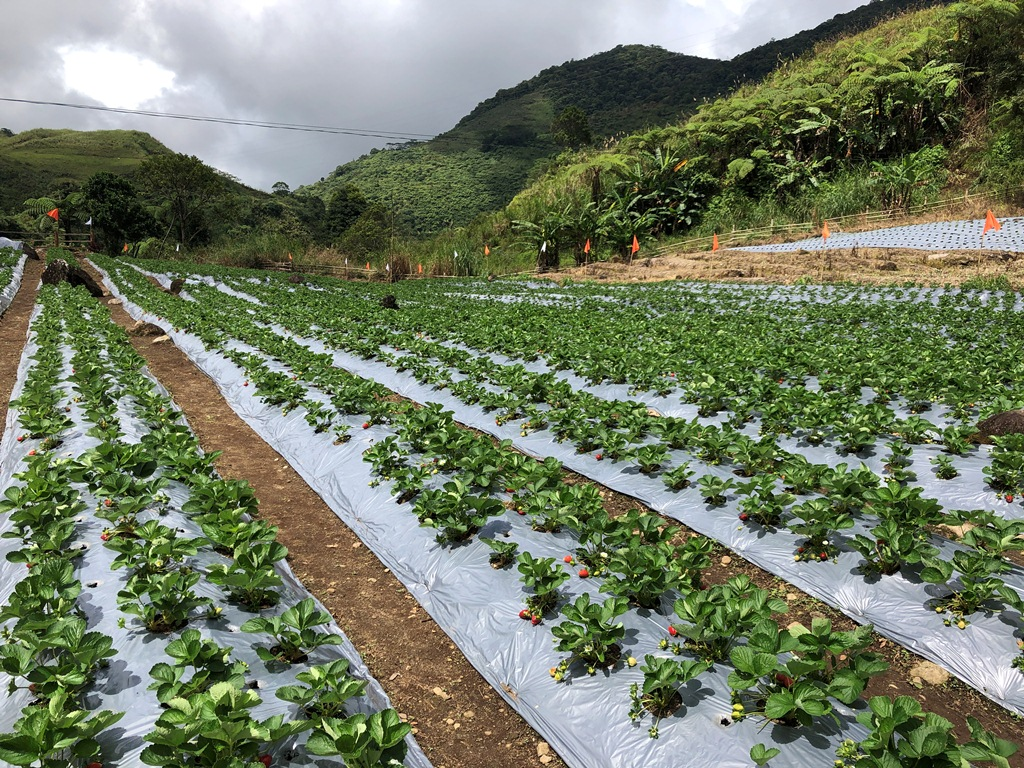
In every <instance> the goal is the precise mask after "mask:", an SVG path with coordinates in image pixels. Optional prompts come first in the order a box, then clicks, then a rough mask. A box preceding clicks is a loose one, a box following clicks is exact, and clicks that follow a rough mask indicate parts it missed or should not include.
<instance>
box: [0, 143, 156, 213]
mask: <svg viewBox="0 0 1024 768" xmlns="http://www.w3.org/2000/svg"><path fill="white" fill-rule="evenodd" d="M170 151H171V150H169V149H168V148H167V147H165V146H164V145H163V144H161V143H160V142H159V141H157V140H156V139H154V138H153V137H152V136H150V135H149V134H148V133H142V132H140V131H72V130H50V129H46V128H36V129H34V130H29V131H23V132H22V133H18V134H13V135H6V132H5V133H0V211H11V212H14V211H18V210H20V209H21V205H22V203H23V202H24V201H25V200H27V199H29V198H34V197H40V196H43V195H48V194H51V193H52V192H53V191H54V190H56V189H59V188H60V187H61V186H63V185H68V186H73V187H78V186H79V185H81V184H82V183H83V182H84V181H85V180H86V179H88V178H89V177H90V176H92V175H93V174H95V173H98V172H99V171H108V172H110V173H116V174H127V173H130V172H131V171H132V170H134V169H135V168H136V167H137V166H138V165H139V164H140V163H141V162H142V161H143V160H145V159H146V158H148V157H151V156H153V155H158V154H166V153H169V152H170Z"/></svg>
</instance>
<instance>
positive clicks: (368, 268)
mask: <svg viewBox="0 0 1024 768" xmlns="http://www.w3.org/2000/svg"><path fill="white" fill-rule="evenodd" d="M366 271H367V272H369V271H370V262H366Z"/></svg>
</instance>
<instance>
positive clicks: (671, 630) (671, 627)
mask: <svg viewBox="0 0 1024 768" xmlns="http://www.w3.org/2000/svg"><path fill="white" fill-rule="evenodd" d="M668 633H669V634H670V635H672V637H675V636H676V635H678V634H679V632H678V631H677V630H676V628H675V627H673V626H672V625H671V624H669V625H668Z"/></svg>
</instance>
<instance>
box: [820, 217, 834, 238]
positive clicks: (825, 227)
mask: <svg viewBox="0 0 1024 768" xmlns="http://www.w3.org/2000/svg"><path fill="white" fill-rule="evenodd" d="M831 236H832V233H831V232H829V231H828V222H827V221H825V222H822V224H821V239H822V240H828V239H829V237H831Z"/></svg>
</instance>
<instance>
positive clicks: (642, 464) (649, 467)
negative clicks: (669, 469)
mask: <svg viewBox="0 0 1024 768" xmlns="http://www.w3.org/2000/svg"><path fill="white" fill-rule="evenodd" d="M667 458H668V447H666V446H664V445H661V444H660V443H658V444H655V445H644V446H641V447H640V448H637V449H636V450H635V451H634V452H633V461H635V462H636V464H637V466H638V467H639V469H640V471H641V472H642V473H643V474H645V475H653V474H654V473H655V472H657V471H658V470H659V469H661V465H662V464H664V463H665V460H666V459H667Z"/></svg>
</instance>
